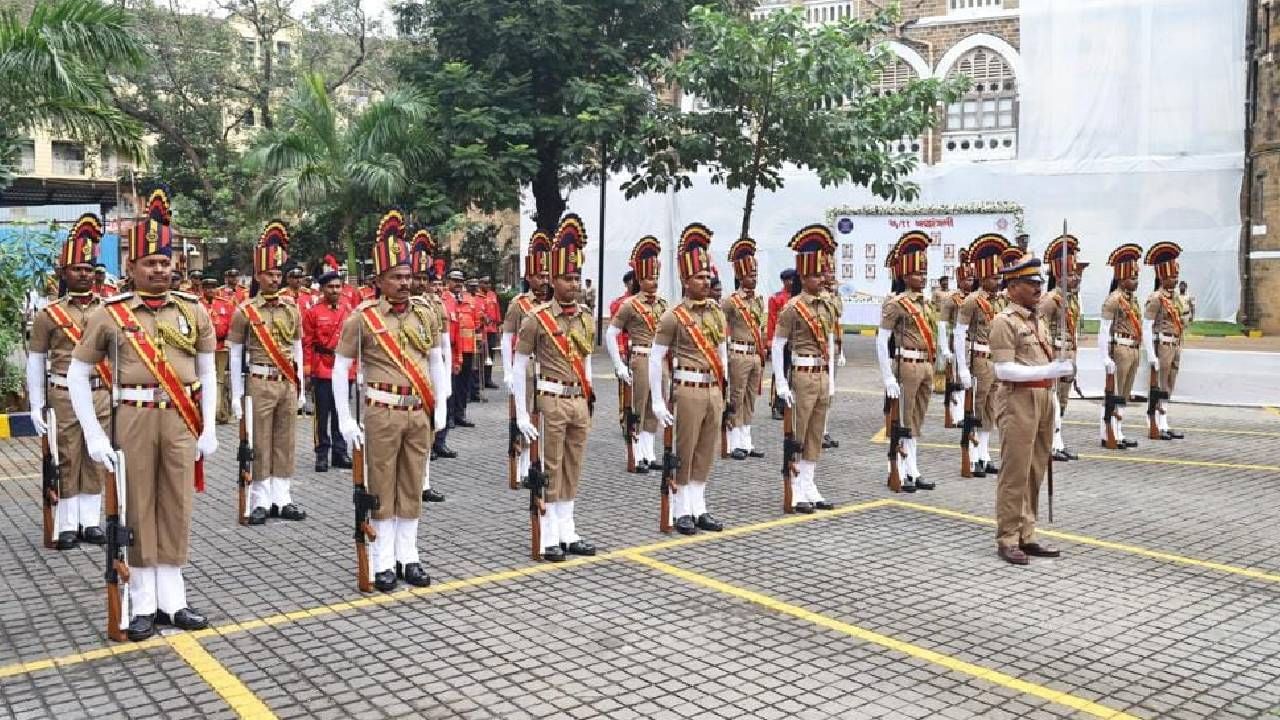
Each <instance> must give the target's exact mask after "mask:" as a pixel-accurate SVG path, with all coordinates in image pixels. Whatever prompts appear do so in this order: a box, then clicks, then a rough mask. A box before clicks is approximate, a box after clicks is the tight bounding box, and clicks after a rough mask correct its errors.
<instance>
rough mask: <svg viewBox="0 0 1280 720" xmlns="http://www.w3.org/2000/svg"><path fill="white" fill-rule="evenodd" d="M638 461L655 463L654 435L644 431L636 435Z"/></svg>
mask: <svg viewBox="0 0 1280 720" xmlns="http://www.w3.org/2000/svg"><path fill="white" fill-rule="evenodd" d="M636 459H637V460H648V461H649V462H653V460H654V457H653V433H651V432H645V431H644V430H641V431H640V432H638V433H636Z"/></svg>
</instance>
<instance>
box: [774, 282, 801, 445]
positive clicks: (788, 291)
mask: <svg viewBox="0 0 1280 720" xmlns="http://www.w3.org/2000/svg"><path fill="white" fill-rule="evenodd" d="M796 277H797V276H796V271H795V268H787V269H786V270H783V271H782V273H781V274H780V275H779V276H778V279H779V280H781V281H782V289H781V290H779V291H778V292H776V293H774V294H773V295H771V296H769V327H768V333H769V339H768V343H769V347H770V348H772V347H773V332H774V330H776V329H777V327H778V315H779V314H780V313H781V312H782V308H784V307H786V305H787V303H788V302H789V301H790V300H791V297H792V295H797V294H799V288H798V287H796ZM770 352H772V350H771V351H770ZM782 365H783V372H784V373H790V372H791V346H790V345H788V346H787V348H786V349H785V350H784V351H783V354H782ZM776 385H777V383H776V382H774V383H771V384H770V394H771V395H772V400H771V401H770V402H769V406H770V415H771V416H772V417H773V419H774V420H779V419H781V418H782V402H781V401H780V400H778V396H777V392H776Z"/></svg>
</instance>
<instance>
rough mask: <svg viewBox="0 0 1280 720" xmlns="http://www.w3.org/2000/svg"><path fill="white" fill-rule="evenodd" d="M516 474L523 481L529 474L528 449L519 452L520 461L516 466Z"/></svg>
mask: <svg viewBox="0 0 1280 720" xmlns="http://www.w3.org/2000/svg"><path fill="white" fill-rule="evenodd" d="M516 474H517V475H519V476H520V479H521V480H523V479H524V478H525V477H526V476H528V474H529V449H528V448H525V449H524V450H521V451H520V461H519V463H518V464H517V465H516Z"/></svg>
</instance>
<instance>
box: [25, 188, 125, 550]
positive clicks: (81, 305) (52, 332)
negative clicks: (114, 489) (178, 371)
mask: <svg viewBox="0 0 1280 720" xmlns="http://www.w3.org/2000/svg"><path fill="white" fill-rule="evenodd" d="M101 239H102V221H100V220H99V219H98V216H97V215H93V214H91V213H90V214H85V215H81V216H80V219H79V220H76V223H75V225H73V226H71V232H69V233H68V234H67V240H66V243H64V244H63V246H62V253H61V255H60V256H59V259H58V265H59V267H60V273H61V275H62V281H63V283H64V284H65V285H66V293H65V294H64V295H63V296H62V297H61V298H59V299H58V300H55V301H54V302H53V303H51V304H49V305H47V306H45V307H44V308H43V309H42V310H39V311H37V312H36V315H35V318H34V319H33V320H32V324H31V341H30V344H29V345H28V346H27V398H28V400H29V402H30V409H31V421H32V423H33V424H35V426H36V432H37V433H38V434H40V435H44V434H45V433H47V432H48V431H49V428H48V427H46V420H47V419H48V418H47V416H46V415H45V414H44V411H45V407H46V406H47V407H48V408H49V409H51V410H53V416H54V422H55V423H56V427H54V428H53V430H55V431H56V436H57V450H58V472H59V475H60V484H59V487H58V506H57V508H58V509H57V512H56V514H55V516H54V518H55V519H54V525H55V527H54V528H53V535H54V537H55V538H56V544H55V547H56V548H57V549H58V550H70V549H72V548H74V547H76V546H77V545H78V544H79V542H80V541H81V540H83V541H85V542H87V543H92V544H94V545H101V544H103V543H104V542H106V536H105V535H104V534H103V532H102V527H101V525H100V521H99V517H100V516H101V515H102V468H101V467H100V466H99V465H98V464H97V463H95V462H94V461H93V460H92V459H91V458H90V457H89V454H88V452H87V451H86V448H85V443H84V432H83V431H82V430H81V428H80V423H79V421H77V420H76V413H75V410H74V409H73V408H72V407H71V396H70V394H69V391H68V388H67V368H68V366H70V365H71V353H72V351H74V350H75V347H76V343H77V342H79V340H80V337H81V335H82V334H83V333H84V327H85V322H86V321H87V319H88V317H89V316H90V315H91V314H93V312H94V311H95V310H97V309H98V308H99V307H101V306H102V298H100V297H98V296H97V295H95V294H94V293H93V265H94V263H95V262H97V258H98V242H99V241H100V240H101ZM110 385H111V366H110V365H109V364H108V363H105V362H104V363H100V364H99V366H98V367H97V368H95V372H94V374H93V376H92V377H91V378H90V379H89V387H90V389H91V390H92V391H93V407H94V410H95V412H96V414H97V417H98V421H99V422H100V423H106V422H107V418H108V416H109V415H110V412H111V393H110ZM46 386H47V387H48V393H47V395H46V392H45V388H46Z"/></svg>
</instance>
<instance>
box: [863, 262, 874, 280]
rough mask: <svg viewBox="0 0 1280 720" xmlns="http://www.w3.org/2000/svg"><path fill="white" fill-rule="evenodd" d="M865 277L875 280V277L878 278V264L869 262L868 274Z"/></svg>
mask: <svg viewBox="0 0 1280 720" xmlns="http://www.w3.org/2000/svg"><path fill="white" fill-rule="evenodd" d="M865 277H866V279H867V280H875V279H876V266H875V265H870V264H868V265H867V273H866V276H865Z"/></svg>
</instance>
